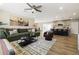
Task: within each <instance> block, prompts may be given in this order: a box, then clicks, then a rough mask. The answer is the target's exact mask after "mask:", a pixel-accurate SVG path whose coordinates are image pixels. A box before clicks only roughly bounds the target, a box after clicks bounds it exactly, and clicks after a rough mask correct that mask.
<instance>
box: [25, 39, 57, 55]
mask: <svg viewBox="0 0 79 59" xmlns="http://www.w3.org/2000/svg"><path fill="white" fill-rule="evenodd" d="M55 42H56V39H53V40H52V41H47V40H45V39H44V38H43V39H39V40H38V41H37V42H34V43H32V44H30V45H28V46H25V47H24V49H25V50H26V51H28V52H29V53H30V54H32V55H46V54H47V52H48V51H49V50H50V48H51V47H52V46H53V45H54V44H55Z"/></svg>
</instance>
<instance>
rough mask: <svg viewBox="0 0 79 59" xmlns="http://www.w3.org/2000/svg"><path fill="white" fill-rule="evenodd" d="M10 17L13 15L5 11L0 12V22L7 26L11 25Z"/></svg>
mask: <svg viewBox="0 0 79 59" xmlns="http://www.w3.org/2000/svg"><path fill="white" fill-rule="evenodd" d="M10 16H11V14H10V13H8V12H5V11H0V17H1V18H0V22H3V23H6V24H7V25H9V24H10V21H9V20H10Z"/></svg>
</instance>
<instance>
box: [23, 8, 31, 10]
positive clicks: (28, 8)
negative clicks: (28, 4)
mask: <svg viewBox="0 0 79 59" xmlns="http://www.w3.org/2000/svg"><path fill="white" fill-rule="evenodd" d="M24 10H32V9H31V8H26V9H24Z"/></svg>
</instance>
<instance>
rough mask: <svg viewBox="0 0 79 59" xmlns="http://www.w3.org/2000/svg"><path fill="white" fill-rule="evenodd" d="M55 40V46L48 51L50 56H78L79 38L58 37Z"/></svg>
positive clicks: (72, 36)
mask: <svg viewBox="0 0 79 59" xmlns="http://www.w3.org/2000/svg"><path fill="white" fill-rule="evenodd" d="M54 38H55V39H56V40H57V41H56V43H55V45H54V46H52V47H51V49H50V50H49V51H48V53H47V54H48V55H76V54H78V49H77V36H76V35H71V36H68V37H67V36H57V35H55V36H54Z"/></svg>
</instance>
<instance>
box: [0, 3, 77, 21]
mask: <svg viewBox="0 0 79 59" xmlns="http://www.w3.org/2000/svg"><path fill="white" fill-rule="evenodd" d="M32 4H35V5H42V8H41V10H42V12H41V13H39V12H35V13H34V14H32V11H31V10H30V11H29V10H27V11H24V8H29V6H28V5H27V4H26V3H5V4H3V5H1V6H0V9H2V10H5V11H9V12H10V13H13V14H16V15H19V16H24V17H31V18H35V19H36V20H37V21H38V20H56V19H57V20H58V19H59V20H64V19H69V18H73V19H79V4H78V3H32ZM59 7H63V10H60V9H59ZM74 12H75V13H76V15H75V16H74V15H73V13H74Z"/></svg>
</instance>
